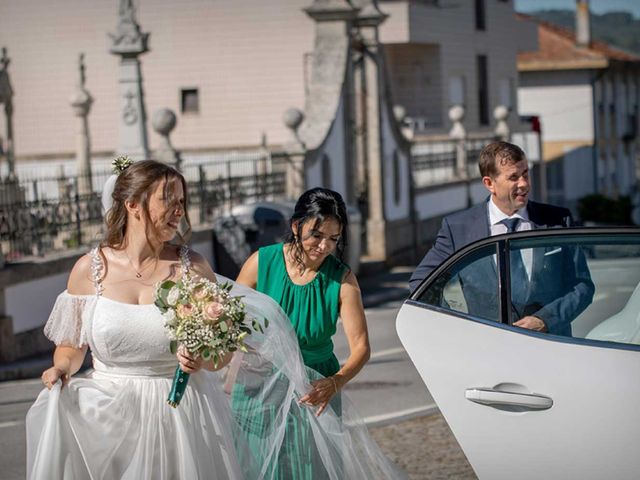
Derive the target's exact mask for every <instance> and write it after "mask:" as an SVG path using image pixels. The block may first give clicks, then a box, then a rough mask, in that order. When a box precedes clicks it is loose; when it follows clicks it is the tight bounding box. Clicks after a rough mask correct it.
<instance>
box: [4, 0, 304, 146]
mask: <svg viewBox="0 0 640 480" xmlns="http://www.w3.org/2000/svg"><path fill="white" fill-rule="evenodd" d="M118 3H119V2H118V1H117V0H101V1H87V0H57V1H56V2H54V3H52V2H51V1H49V0H28V1H14V0H0V11H1V12H2V13H1V14H0V45H1V46H6V47H7V48H8V53H9V56H10V58H11V64H10V66H9V72H10V76H11V80H12V83H13V88H14V90H15V98H14V104H15V108H14V110H15V115H14V127H15V137H16V141H15V147H16V153H17V155H19V156H25V155H26V156H29V155H39V154H45V153H52V152H55V153H59V152H67V153H71V152H73V151H74V150H75V131H76V119H75V117H74V116H73V114H72V111H71V107H70V106H69V97H70V96H71V94H72V93H73V91H74V87H75V84H76V82H77V77H78V69H77V58H78V54H79V53H80V52H85V54H86V65H87V89H88V90H89V91H90V92H91V94H92V95H93V97H94V98H95V103H94V105H93V108H92V111H91V114H90V116H89V125H90V129H91V138H92V148H93V150H94V151H112V150H114V149H115V148H116V142H117V119H118V116H119V101H118V61H119V60H118V57H116V56H114V55H111V54H110V53H109V48H110V44H111V40H110V38H109V37H108V36H107V33H109V32H115V30H116V24H117V10H118ZM135 4H136V6H137V8H138V20H139V23H140V24H141V26H142V31H143V32H150V33H151V36H150V41H149V45H150V49H151V51H150V52H148V53H146V54H144V55H142V56H141V57H140V58H141V60H142V74H143V79H144V93H145V98H146V104H147V113H148V116H149V118H151V116H152V115H153V113H154V112H155V111H156V110H157V109H159V108H161V107H169V108H171V109H173V110H174V111H175V112H176V113H177V114H178V126H177V128H176V130H175V132H174V134H173V136H172V140H173V143H174V145H175V146H176V147H177V148H179V149H180V148H182V149H184V148H207V147H212V146H216V147H224V146H242V145H257V144H259V143H260V139H261V135H262V132H264V133H266V135H267V139H268V141H269V142H270V143H271V144H279V143H283V142H285V141H287V140H288V138H289V137H288V135H289V132H288V131H287V129H286V127H285V126H284V125H283V123H282V114H283V112H284V111H285V110H286V109H287V108H288V107H290V106H297V107H299V108H301V107H303V105H304V56H305V53H308V52H311V51H312V50H313V33H314V32H313V27H314V23H313V21H312V20H311V19H310V18H309V17H308V16H307V15H306V13H304V12H303V11H302V9H303V8H305V7H308V6H309V5H310V4H311V2H310V1H309V0H277V1H276V0H270V1H268V2H267V1H264V0H216V1H213V0H180V1H179V2H176V1H175V0H137V1H136V2H135ZM189 87H196V88H198V89H199V93H200V113H198V114H185V115H181V114H180V105H179V102H180V98H179V93H180V92H179V91H180V88H189ZM1 121H2V120H0V122H1ZM148 127H149V136H150V140H151V147H152V148H155V147H157V145H158V135H157V134H155V132H153V131H152V129H151V125H148Z"/></svg>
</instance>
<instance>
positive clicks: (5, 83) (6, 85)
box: [0, 47, 13, 104]
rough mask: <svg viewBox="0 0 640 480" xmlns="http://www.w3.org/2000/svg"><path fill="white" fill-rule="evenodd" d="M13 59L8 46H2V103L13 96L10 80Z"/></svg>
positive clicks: (0, 63) (8, 100)
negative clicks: (8, 53) (9, 54)
mask: <svg viewBox="0 0 640 480" xmlns="http://www.w3.org/2000/svg"><path fill="white" fill-rule="evenodd" d="M10 63H11V60H10V59H9V57H8V56H7V48H6V47H2V57H0V103H5V104H6V103H9V102H10V101H11V97H13V89H12V88H11V82H10V81H9V64H10Z"/></svg>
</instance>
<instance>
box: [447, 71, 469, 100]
mask: <svg viewBox="0 0 640 480" xmlns="http://www.w3.org/2000/svg"><path fill="white" fill-rule="evenodd" d="M466 103H467V102H466V99H465V81H464V76H462V75H459V76H454V77H451V78H449V106H450V107H452V106H453V105H462V106H465V105H466Z"/></svg>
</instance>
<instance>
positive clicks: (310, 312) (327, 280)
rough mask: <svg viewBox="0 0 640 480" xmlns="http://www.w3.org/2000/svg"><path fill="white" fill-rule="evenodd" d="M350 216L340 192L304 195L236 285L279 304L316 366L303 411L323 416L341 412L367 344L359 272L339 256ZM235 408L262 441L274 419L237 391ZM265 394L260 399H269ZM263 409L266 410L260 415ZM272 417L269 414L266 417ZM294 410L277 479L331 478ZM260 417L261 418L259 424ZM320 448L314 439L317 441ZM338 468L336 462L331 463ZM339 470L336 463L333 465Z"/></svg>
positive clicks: (316, 191)
mask: <svg viewBox="0 0 640 480" xmlns="http://www.w3.org/2000/svg"><path fill="white" fill-rule="evenodd" d="M347 225H348V220H347V213H346V206H345V203H344V201H343V200H342V197H341V196H340V194H338V193H336V192H334V191H332V190H328V189H325V188H314V189H312V190H309V191H307V192H305V193H304V194H303V195H302V196H301V197H300V199H299V200H298V202H297V203H296V206H295V210H294V213H293V216H292V218H291V220H290V226H291V232H290V235H289V238H288V239H287V240H286V241H285V242H284V243H278V244H275V245H270V246H267V247H263V248H261V249H259V250H258V251H257V252H256V253H254V254H253V255H252V256H251V257H249V259H248V260H247V261H246V263H245V264H244V266H243V267H242V270H241V272H240V274H239V276H238V279H237V282H238V283H240V284H242V285H246V286H248V287H251V288H254V289H256V290H257V291H259V292H262V293H264V294H266V295H268V296H269V297H271V298H272V299H273V300H275V302H276V303H278V304H279V305H280V307H281V308H282V310H283V311H284V313H286V314H287V316H288V317H289V319H290V321H291V324H292V327H293V330H294V332H295V334H296V336H297V339H298V344H299V346H300V351H301V354H302V359H303V362H304V364H305V365H306V367H308V368H309V369H311V370H312V371H310V375H309V376H310V378H311V379H312V381H311V390H310V391H308V392H306V394H304V395H302V396H300V397H299V399H298V404H299V405H300V408H301V409H303V408H311V409H313V411H314V412H315V415H316V416H317V417H319V416H320V415H321V414H322V413H323V412H325V411H326V409H327V408H332V409H333V411H334V413H335V414H337V415H338V418H339V416H340V415H341V413H342V405H341V401H340V396H341V395H340V394H339V391H340V390H341V389H342V388H343V387H344V386H345V385H346V383H347V382H349V381H350V380H351V379H352V378H353V377H355V375H356V374H357V373H358V372H359V371H360V369H362V367H363V366H364V364H365V363H366V362H367V360H368V359H369V355H370V347H369V337H368V332H367V325H366V320H365V314H364V308H363V305H362V298H361V294H360V288H359V286H358V282H357V280H356V277H355V275H354V273H353V272H352V271H351V269H350V268H349V267H348V266H347V265H345V264H344V263H343V262H342V260H341V258H342V255H343V252H344V250H345V247H346V244H347V238H346V237H347ZM338 318H340V319H341V320H342V327H343V330H344V333H345V335H346V337H347V341H348V344H349V350H350V353H349V356H348V358H347V360H346V361H345V363H344V365H342V367H341V366H340V364H339V362H338V360H337V358H336V356H335V354H334V352H333V342H332V340H331V337H332V336H333V335H334V334H335V333H336V326H337V322H338ZM233 396H234V398H233V406H234V410H235V411H236V413H237V414H238V417H243V416H244V418H245V419H249V418H251V420H247V421H246V422H245V424H244V428H245V433H246V432H249V435H250V436H252V438H253V441H255V442H259V441H260V432H259V431H260V428H261V427H258V425H261V424H263V423H266V422H268V417H271V416H272V415H270V414H269V413H268V412H269V410H268V408H265V407H264V406H262V407H260V406H258V405H257V403H256V400H255V396H254V397H252V396H251V393H250V392H249V391H248V390H244V389H242V387H240V388H239V387H238V386H237V385H236V387H234V395H233ZM264 397H265V396H263V398H264ZM258 410H260V411H261V412H262V413H260V414H259V415H256V412H257V411H258ZM264 412H267V413H264ZM296 412H297V410H295V409H292V410H291V411H290V412H289V414H288V417H287V419H286V420H284V421H286V422H287V427H286V433H285V438H284V441H283V442H282V444H281V446H280V452H279V456H278V465H277V466H275V467H274V469H273V470H272V472H273V475H272V477H273V478H293V479H311V478H314V479H315V478H333V475H329V474H325V472H323V473H321V474H320V473H319V471H321V470H323V466H322V465H321V464H320V465H319V461H320V460H319V458H318V457H319V456H320V455H318V454H317V453H318V448H320V447H318V445H316V444H315V443H314V441H313V440H311V437H312V432H311V429H312V428H313V427H311V426H310V425H309V424H310V423H312V422H309V421H306V420H304V419H303V415H304V414H298V413H296ZM256 417H261V419H260V420H259V421H258V420H257V419H256ZM316 443H317V442H316ZM334 463H335V462H334ZM333 467H337V468H338V470H339V466H338V465H333V466H332V468H333Z"/></svg>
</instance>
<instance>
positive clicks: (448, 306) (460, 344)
mask: <svg viewBox="0 0 640 480" xmlns="http://www.w3.org/2000/svg"><path fill="white" fill-rule="evenodd" d="M515 254H517V255H520V256H521V258H522V259H523V261H524V262H523V263H524V264H525V266H526V277H524V279H522V278H519V277H518V275H520V274H516V273H515V271H512V270H514V268H515V264H516V262H515V261H514V255H515ZM523 284H524V287H526V288H524V290H525V294H524V295H525V297H526V298H524V299H523V298H516V296H517V295H520V296H522V295H523V293H522V291H523ZM527 315H532V316H536V317H538V318H541V319H543V321H544V322H545V324H546V325H547V327H548V330H549V331H548V332H546V333H542V332H534V331H531V330H525V329H523V328H519V327H516V326H513V325H512V324H513V323H514V322H515V321H517V320H518V319H519V318H521V317H523V316H527ZM397 331H398V335H399V337H400V340H401V341H402V343H403V345H404V347H405V349H406V351H407V353H408V354H409V356H410V357H411V360H412V361H413V363H414V364H415V366H416V368H417V370H418V372H419V373H420V375H421V377H422V379H423V381H424V382H425V384H426V386H427V387H428V389H429V391H430V393H431V395H432V396H433V398H434V399H435V401H436V403H437V405H438V407H439V408H440V410H441V412H442V414H443V416H444V417H445V419H446V421H447V423H448V424H449V426H450V428H451V430H452V431H453V433H454V435H455V436H456V438H457V440H458V442H459V444H460V446H461V447H462V449H463V451H464V452H465V454H466V456H467V458H468V460H469V462H470V463H471V465H472V466H473V468H474V470H475V472H476V474H477V475H478V477H479V478H480V479H513V478H519V479H541V478H545V479H551V478H557V479H574V478H581V479H603V478H610V479H626V478H629V479H630V478H640V455H638V445H639V444H640V406H639V405H640V403H639V402H640V346H639V344H640V229H637V228H629V229H624V228H618V229H595V228H591V229H557V230H555V229H554V230H534V231H530V232H520V233H516V234H509V235H503V236H495V237H490V238H488V239H485V240H482V241H480V242H477V243H475V244H473V245H470V246H468V247H465V248H464V249H463V250H461V251H459V252H457V253H456V254H454V255H453V256H452V257H451V258H449V259H448V260H447V261H446V262H445V263H444V264H443V265H441V266H440V267H439V268H438V269H437V270H435V271H434V272H432V274H431V275H430V276H429V277H428V278H427V279H426V280H425V281H424V282H423V284H422V285H421V286H420V287H419V288H418V289H417V290H416V291H415V292H413V294H412V295H411V297H410V298H409V300H407V301H406V302H405V304H404V305H403V306H402V308H401V310H400V312H399V314H398V317H397Z"/></svg>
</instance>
